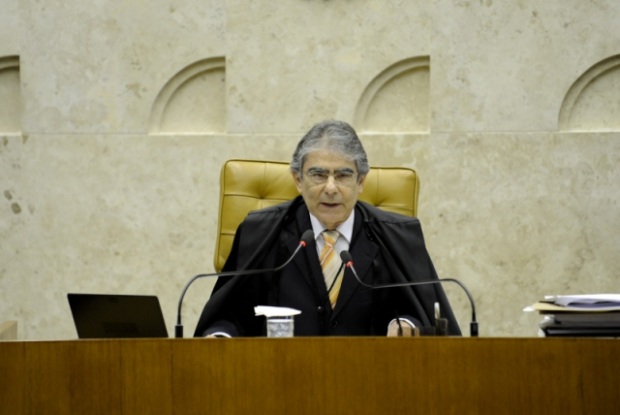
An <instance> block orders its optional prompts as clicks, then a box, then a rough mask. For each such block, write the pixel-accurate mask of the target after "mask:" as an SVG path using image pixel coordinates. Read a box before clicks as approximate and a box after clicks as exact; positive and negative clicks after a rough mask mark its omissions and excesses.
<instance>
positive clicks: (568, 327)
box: [523, 294, 620, 337]
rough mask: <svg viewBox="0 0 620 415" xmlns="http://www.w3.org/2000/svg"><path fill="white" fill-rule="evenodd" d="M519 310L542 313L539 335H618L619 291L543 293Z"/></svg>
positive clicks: (619, 325) (619, 314)
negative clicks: (572, 293)
mask: <svg viewBox="0 0 620 415" xmlns="http://www.w3.org/2000/svg"><path fill="white" fill-rule="evenodd" d="M523 311H529V312H531V311H538V312H539V313H540V314H541V315H543V316H544V317H543V320H542V322H541V323H540V330H541V334H542V335H543V336H547V337H557V336H571V337H620V294H584V295H552V296H545V298H544V299H543V300H540V301H538V302H536V303H534V304H532V305H531V306H528V307H526V308H525V309H524V310H523Z"/></svg>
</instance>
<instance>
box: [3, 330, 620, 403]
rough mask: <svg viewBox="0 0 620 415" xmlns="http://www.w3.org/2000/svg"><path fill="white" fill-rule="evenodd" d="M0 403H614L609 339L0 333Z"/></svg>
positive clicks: (619, 351) (615, 349) (615, 346)
mask: <svg viewBox="0 0 620 415" xmlns="http://www.w3.org/2000/svg"><path fill="white" fill-rule="evenodd" d="M0 376H1V377H0V413H2V414H204V413H209V414H227V415H229V414H367V413H376V414H392V413H413V412H416V413H423V414H434V413H435V414H464V413H479V414H498V413H500V414H501V413H515V414H537V413H547V414H548V413H557V414H563V415H565V414H586V413H588V414H589V413H617V411H618V408H619V405H618V403H619V402H618V401H619V398H618V396H620V341H617V340H611V339H583V338H581V339H568V338H550V339H525V338H516V339H512V338H394V339H388V338H374V337H366V338H294V339H266V338H259V339H258V338H257V339H159V340H155V339H153V340H150V339H148V340H138V339H136V340H71V341H57V342H1V343H0Z"/></svg>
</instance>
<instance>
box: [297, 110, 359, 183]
mask: <svg viewBox="0 0 620 415" xmlns="http://www.w3.org/2000/svg"><path fill="white" fill-rule="evenodd" d="M318 150H329V151H332V152H334V153H338V154H340V155H342V156H343V157H345V158H347V159H349V160H351V161H353V162H354V163H355V166H356V167H357V173H358V175H359V176H360V177H361V176H365V175H366V174H368V171H369V170H370V167H369V166H368V157H367V156H366V151H365V150H364V147H363V146H362V142H361V141H360V139H359V137H358V136H357V133H356V132H355V130H354V129H353V127H351V126H350V125H349V124H347V123H346V122H344V121H336V120H326V121H322V122H320V123H318V124H315V125H314V126H313V127H312V128H311V129H310V131H308V132H307V133H306V135H304V136H303V138H302V139H301V140H300V141H299V143H298V144H297V148H296V149H295V152H294V153H293V159H292V160H291V166H290V169H291V171H292V172H294V173H299V172H301V168H302V167H303V165H304V162H305V161H306V157H307V156H308V154H310V153H312V152H315V151H318Z"/></svg>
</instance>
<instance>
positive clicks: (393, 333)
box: [387, 320, 420, 337]
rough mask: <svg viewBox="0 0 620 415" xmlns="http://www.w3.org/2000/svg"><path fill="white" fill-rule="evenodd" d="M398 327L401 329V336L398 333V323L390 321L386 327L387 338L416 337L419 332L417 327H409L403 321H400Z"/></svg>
mask: <svg viewBox="0 0 620 415" xmlns="http://www.w3.org/2000/svg"><path fill="white" fill-rule="evenodd" d="M400 326H401V327H402V334H401V333H399V326H398V321H397V320H394V321H392V322H391V323H390V325H389V326H388V332H387V335H388V337H399V336H402V337H418V336H419V335H420V330H419V329H418V328H417V327H411V324H409V322H407V321H405V320H400Z"/></svg>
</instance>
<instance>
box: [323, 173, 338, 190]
mask: <svg viewBox="0 0 620 415" xmlns="http://www.w3.org/2000/svg"><path fill="white" fill-rule="evenodd" d="M325 191H326V192H327V193H336V192H338V186H337V185H336V178H335V177H334V175H333V174H330V175H329V176H327V181H326V182H325Z"/></svg>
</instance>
